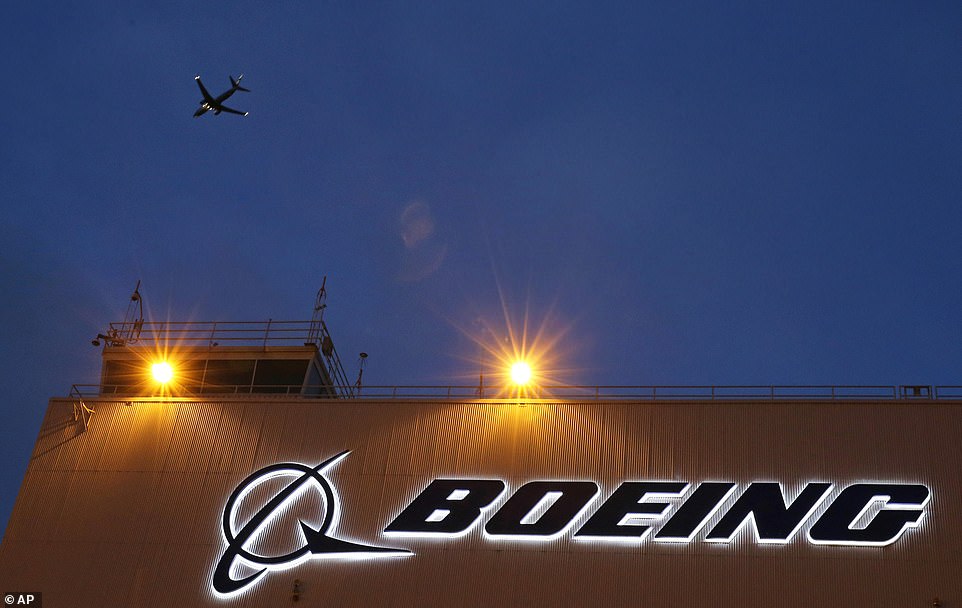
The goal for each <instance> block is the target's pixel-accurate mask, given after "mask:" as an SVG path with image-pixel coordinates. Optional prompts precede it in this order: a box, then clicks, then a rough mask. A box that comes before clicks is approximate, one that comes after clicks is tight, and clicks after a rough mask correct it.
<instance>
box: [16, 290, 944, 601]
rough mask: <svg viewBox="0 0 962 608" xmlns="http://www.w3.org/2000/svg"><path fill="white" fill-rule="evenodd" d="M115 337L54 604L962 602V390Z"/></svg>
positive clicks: (23, 526)
mask: <svg viewBox="0 0 962 608" xmlns="http://www.w3.org/2000/svg"><path fill="white" fill-rule="evenodd" d="M135 295H136V292H135ZM321 310H323V308H321ZM316 312H317V311H316ZM101 340H102V341H103V342H105V344H104V347H103V367H102V374H101V379H100V382H99V384H97V385H96V386H92V387H79V386H78V387H75V389H74V390H72V391H71V394H70V395H69V396H67V397H55V398H52V399H51V400H50V402H49V405H48V407H47V413H46V416H45V418H44V421H43V424H42V427H41V429H40V432H39V435H38V437H37V442H36V445H35V447H34V451H33V454H32V457H31V460H30V463H29V467H28V470H27V473H26V476H25V479H24V482H23V485H22V487H21V489H20V493H19V495H18V497H17V501H16V505H15V507H14V511H13V514H12V516H11V518H10V522H9V525H8V526H7V529H6V533H5V535H4V537H3V542H2V545H0V592H3V593H5V594H6V593H12V592H18V593H26V592H39V593H42V601H43V602H45V605H46V606H47V607H48V608H51V607H58V606H71V607H82V606H96V607H103V606H216V607H219V608H223V607H231V608H233V607H260V606H288V605H298V606H332V605H336V606H372V605H388V606H440V605H444V606H522V605H526V606H591V605H606V606H712V607H735V606H778V607H780V608H788V607H806V608H809V607H812V606H819V607H827V606H845V607H851V606H873V607H887V606H891V607H893V608H894V607H911V606H918V607H920V608H921V607H925V606H945V607H953V606H960V607H962V583H960V577H959V573H960V572H962V482H960V475H959V471H962V444H960V441H959V437H960V433H962V389H960V388H959V387H935V386H891V387H831V386H825V387H778V386H770V387H629V388H626V387H620V388H605V387H539V389H538V390H537V391H532V392H531V393H529V394H528V396H526V397H519V396H517V395H511V394H510V393H505V394H500V395H492V396H488V395H487V394H485V393H484V391H482V390H481V387H452V388H446V389H439V388H437V387H433V388H430V389H417V388H403V387H367V386H362V385H361V382H360V378H358V379H357V380H356V381H355V380H354V379H353V378H348V377H347V375H346V374H345V373H344V371H343V367H342V366H341V364H340V361H339V359H338V358H337V352H336V350H335V349H334V344H333V340H331V338H330V334H329V333H328V332H327V328H326V327H325V326H324V324H323V319H322V318H319V317H318V316H315V319H313V320H312V321H311V322H304V323H278V322H267V323H250V324H246V323H243V324H236V323H219V324H216V323H184V324H178V323H156V324H151V323H144V322H143V320H142V318H140V319H135V320H134V321H131V320H129V319H128V320H125V322H124V323H120V324H115V325H112V326H111V330H109V331H108V332H107V333H105V334H102V335H101V336H99V337H98V341H101ZM162 363H168V364H169V365H170V368H159V369H158V370H156V371H157V372H158V373H159V374H160V377H161V378H162V380H163V381H159V380H155V379H154V378H153V376H152V374H151V371H152V370H153V368H154V366H155V365H156V364H162ZM532 395H534V396H532Z"/></svg>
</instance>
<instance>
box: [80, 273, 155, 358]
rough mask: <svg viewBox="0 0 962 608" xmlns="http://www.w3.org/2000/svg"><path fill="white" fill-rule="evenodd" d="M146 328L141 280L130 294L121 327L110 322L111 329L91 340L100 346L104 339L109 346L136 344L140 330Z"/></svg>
mask: <svg viewBox="0 0 962 608" xmlns="http://www.w3.org/2000/svg"><path fill="white" fill-rule="evenodd" d="M143 329H144V298H143V297H142V296H141V295H140V281H139V280H138V281H137V286H136V287H134V292H133V293H132V294H130V302H129V303H128V304H127V314H125V315H124V322H123V323H121V324H120V327H114V324H113V323H111V324H110V329H108V330H107V333H106V334H97V337H96V338H94V339H93V340H91V341H90V343H91V344H93V345H94V346H100V341H101V340H103V341H104V342H105V343H106V344H107V346H125V345H127V344H134V343H135V342H137V341H138V340H139V339H140V332H141V331H143Z"/></svg>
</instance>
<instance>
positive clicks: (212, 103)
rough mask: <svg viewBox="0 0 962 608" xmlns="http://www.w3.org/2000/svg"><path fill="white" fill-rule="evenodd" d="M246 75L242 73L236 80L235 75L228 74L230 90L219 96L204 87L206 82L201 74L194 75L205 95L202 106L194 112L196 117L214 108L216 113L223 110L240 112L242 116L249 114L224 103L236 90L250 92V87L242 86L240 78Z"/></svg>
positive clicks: (234, 112)
mask: <svg viewBox="0 0 962 608" xmlns="http://www.w3.org/2000/svg"><path fill="white" fill-rule="evenodd" d="M243 77H244V75H243V74H241V75H240V76H238V77H237V80H234V77H233V76H228V78H230V90H227V91H225V92H223V93H221V94H220V95H218V96H217V97H212V96H211V94H210V93H208V92H207V88H206V87H204V83H203V82H201V81H200V75H197V76H194V80H196V81H197V86H199V87H200V92H201V93H202V94H203V95H204V98H203V99H201V100H200V108H198V109H197V111H196V112H194V118H197V117H198V116H202V115H203V114H204V113H205V112H207V111H209V110H213V111H214V114H215V115H217V114H220V113H221V112H229V113H231V114H240V115H241V116H247V112H241V111H240V110H235V109H234V108H228V107H227V106H225V105H224V101H225V100H226V99H227V98H228V97H230V96H231V95H233V94H234V93H235V92H236V91H244V92H245V93H250V89H245V88H244V87H242V86H240V80H241V78H243Z"/></svg>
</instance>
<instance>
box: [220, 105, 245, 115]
mask: <svg viewBox="0 0 962 608" xmlns="http://www.w3.org/2000/svg"><path fill="white" fill-rule="evenodd" d="M218 109H219V110H221V111H222V112H230V113H231V114H240V115H241V116H247V112H241V111H240V110H235V109H234V108H228V107H227V106H218Z"/></svg>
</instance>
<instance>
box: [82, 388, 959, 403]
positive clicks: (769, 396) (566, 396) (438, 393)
mask: <svg viewBox="0 0 962 608" xmlns="http://www.w3.org/2000/svg"><path fill="white" fill-rule="evenodd" d="M302 389H303V390H304V391H305V392H304V393H302V392H301V391H302ZM312 389H315V391H313V392H317V393H319V394H308V393H311V392H312ZM332 390H334V391H336V392H337V394H339V395H341V396H346V395H350V396H352V397H354V398H355V399H369V400H378V399H380V400H390V399H459V400H475V399H516V398H518V397H522V398H531V399H563V400H587V401H618V400H624V401H729V400H734V401H857V400H878V401H901V400H909V401H911V400H962V386H952V385H946V386H930V385H811V386H804V385H769V386H752V385H737V386H722V385H702V386H699V385H694V386H683V385H659V386H637V385H619V386H601V385H597V386H591V385H544V386H537V387H528V388H527V389H526V390H525V391H524V392H523V394H521V395H519V393H518V390H517V389H508V388H503V389H500V390H499V389H498V388H497V387H490V386H485V387H479V386H477V385H473V386H472V385H415V386H402V385H381V386H364V387H363V388H359V387H357V386H356V385H343V386H341V385H335V386H326V387H325V386H318V387H311V386H306V387H302V386H300V385H296V386H295V385H247V384H245V385H238V386H217V387H210V388H206V389H205V390H203V391H202V392H199V393H190V392H187V393H183V394H168V396H174V397H216V396H227V395H231V396H235V395H236V396H240V395H252V396H257V397H268V396H271V395H275V396H297V397H300V398H305V399H323V398H329V396H330V391H332ZM70 396H71V397H84V398H91V397H97V396H100V397H115V396H116V397H137V396H149V395H138V394H134V395H132V394H131V387H130V386H101V385H99V384H75V385H73V386H72V387H71V390H70ZM156 396H159V395H156Z"/></svg>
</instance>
